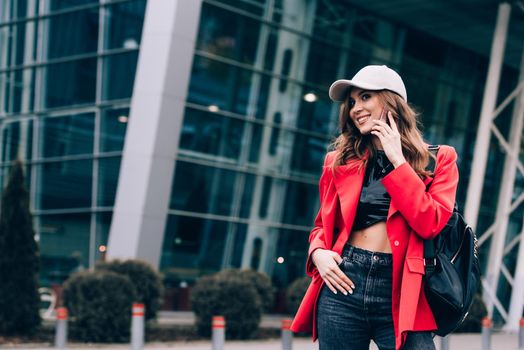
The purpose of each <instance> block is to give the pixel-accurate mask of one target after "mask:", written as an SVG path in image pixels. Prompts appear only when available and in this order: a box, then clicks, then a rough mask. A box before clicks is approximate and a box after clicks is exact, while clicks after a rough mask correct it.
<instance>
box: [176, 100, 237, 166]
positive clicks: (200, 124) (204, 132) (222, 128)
mask: <svg viewBox="0 0 524 350" xmlns="http://www.w3.org/2000/svg"><path fill="white" fill-rule="evenodd" d="M245 124H246V122H244V121H242V120H238V119H233V118H228V117H224V116H222V115H219V114H217V113H214V112H208V111H201V110H197V109H193V108H186V113H185V116H184V124H183V126H182V134H181V135H180V148H183V149H188V150H192V151H197V152H202V153H206V154H213V155H217V156H222V157H227V158H233V159H238V157H239V156H240V151H241V144H242V138H243V133H244V127H245Z"/></svg>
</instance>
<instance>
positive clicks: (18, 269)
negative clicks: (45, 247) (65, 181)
mask: <svg viewBox="0 0 524 350" xmlns="http://www.w3.org/2000/svg"><path fill="white" fill-rule="evenodd" d="M1 207H2V210H1V212H0V334H3V335H27V334H32V333H34V332H35V331H36V330H37V328H38V326H39V324H40V321H41V320H40V315H39V313H38V308H39V304H40V296H39V294H38V269H39V257H38V246H37V244H36V241H35V232H34V230H33V218H32V216H31V212H30V211H29V192H28V191H27V188H26V186H25V179H24V173H23V166H22V163H21V162H20V161H16V162H15V164H14V165H13V166H12V167H11V169H10V171H9V180H8V182H7V186H6V188H5V189H4V191H3V193H2V204H1Z"/></svg>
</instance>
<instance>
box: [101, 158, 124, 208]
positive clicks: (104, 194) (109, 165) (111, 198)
mask: <svg viewBox="0 0 524 350" xmlns="http://www.w3.org/2000/svg"><path fill="white" fill-rule="evenodd" d="M120 161H121V157H111V158H100V159H99V160H98V162H99V175H98V206H101V207H112V206H113V205H114V203H115V196H116V188H117V184H118V175H119V172H120Z"/></svg>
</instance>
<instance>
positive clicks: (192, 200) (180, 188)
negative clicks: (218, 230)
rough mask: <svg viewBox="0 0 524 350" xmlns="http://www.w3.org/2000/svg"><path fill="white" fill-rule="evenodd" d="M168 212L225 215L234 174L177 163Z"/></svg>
mask: <svg viewBox="0 0 524 350" xmlns="http://www.w3.org/2000/svg"><path fill="white" fill-rule="evenodd" d="M175 172H176V173H175V178H174V180H173V189H172V192H171V202H170V205H169V208H171V209H178V210H186V211H193V212H197V213H210V214H217V215H229V214H230V212H231V206H232V203H233V196H234V190H233V189H234V184H235V180H236V176H237V173H236V172H234V171H230V170H223V169H217V168H211V167H207V166H203V165H198V164H192V163H188V162H183V161H178V162H177V163H176V168H175Z"/></svg>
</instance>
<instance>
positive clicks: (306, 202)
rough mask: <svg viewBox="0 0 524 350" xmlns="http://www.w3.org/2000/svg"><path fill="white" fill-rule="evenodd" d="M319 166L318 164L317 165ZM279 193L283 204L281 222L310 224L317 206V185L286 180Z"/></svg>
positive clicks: (307, 225) (306, 225)
mask: <svg viewBox="0 0 524 350" xmlns="http://www.w3.org/2000/svg"><path fill="white" fill-rule="evenodd" d="M319 168H320V166H319ZM281 191H282V192H283V193H282V194H281V195H280V196H281V198H282V201H283V202H284V206H283V208H282V210H283V211H284V215H282V218H281V222H284V223H286V224H291V225H302V226H305V227H309V226H311V224H312V223H313V220H314V219H315V216H316V214H317V213H316V210H317V208H318V186H317V185H316V184H315V185H312V184H305V183H301V182H295V181H287V182H286V187H285V192H284V189H282V190H281Z"/></svg>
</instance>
